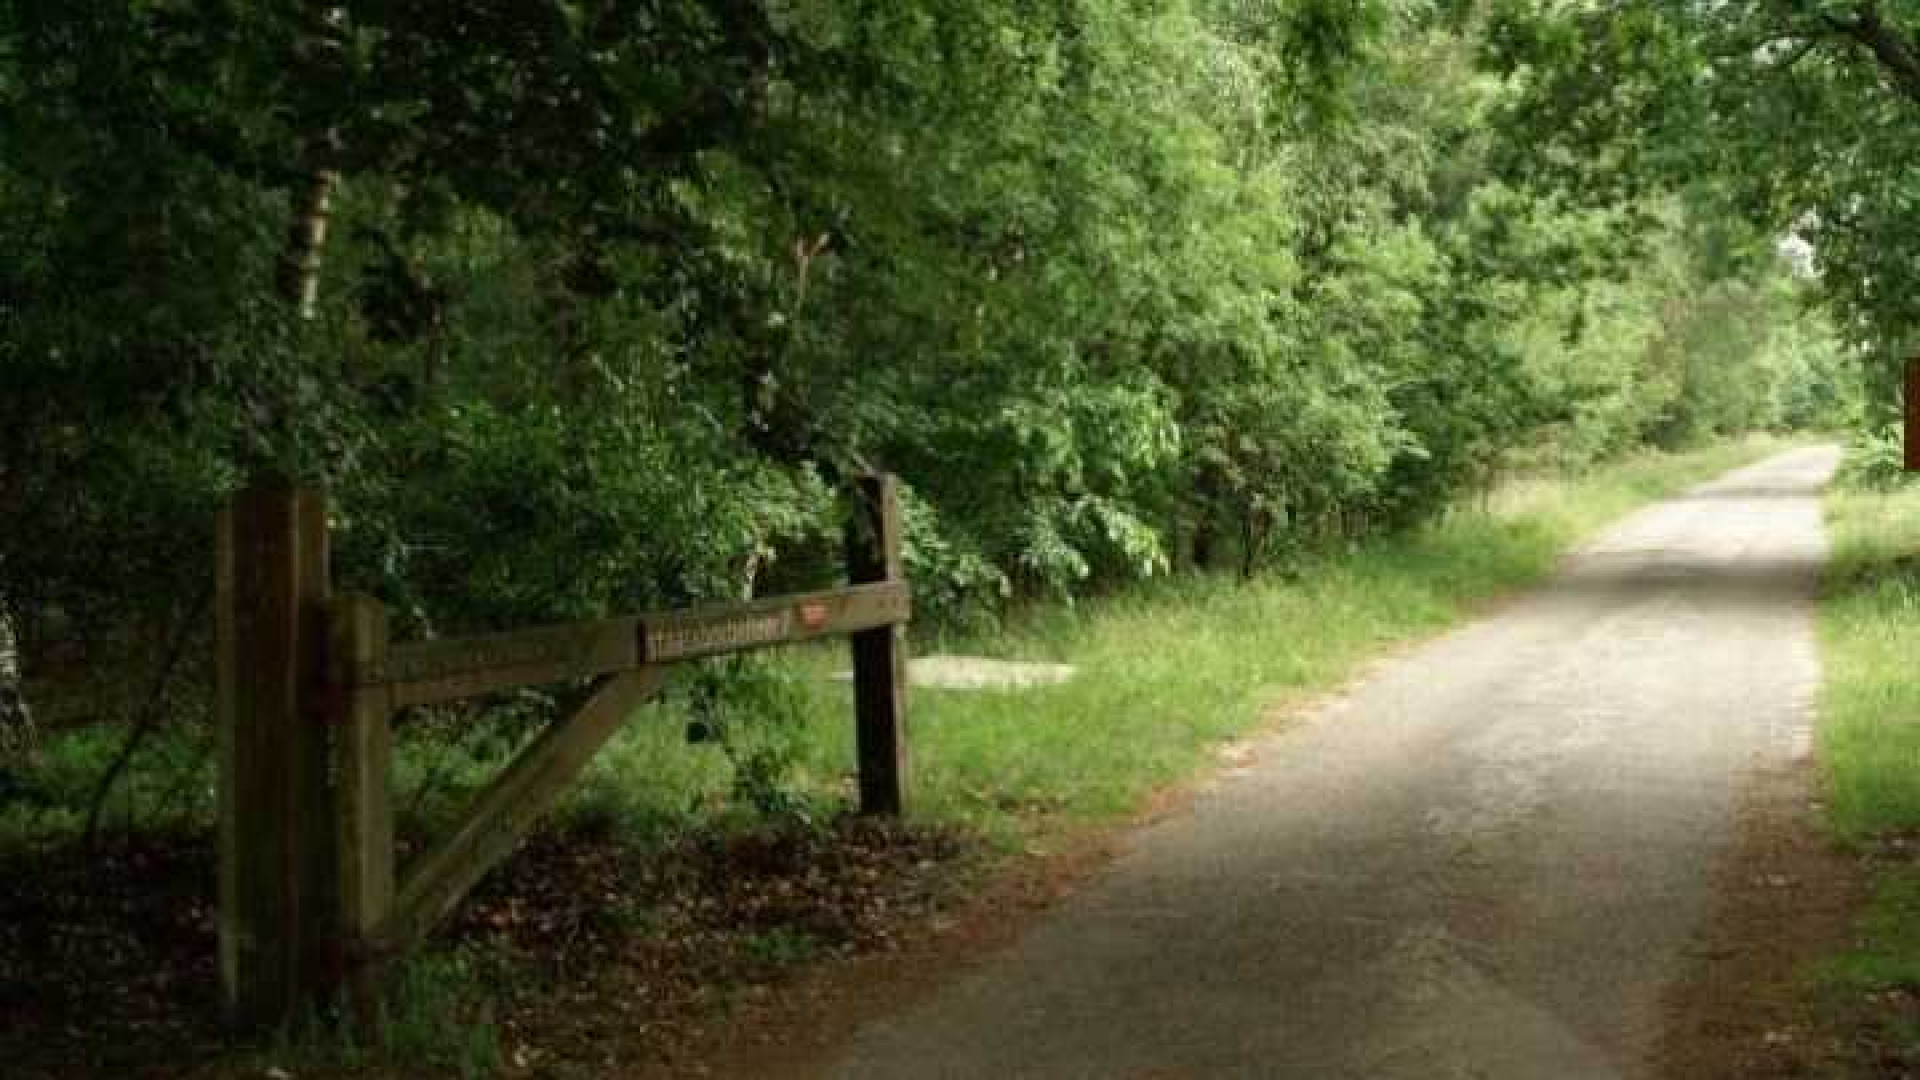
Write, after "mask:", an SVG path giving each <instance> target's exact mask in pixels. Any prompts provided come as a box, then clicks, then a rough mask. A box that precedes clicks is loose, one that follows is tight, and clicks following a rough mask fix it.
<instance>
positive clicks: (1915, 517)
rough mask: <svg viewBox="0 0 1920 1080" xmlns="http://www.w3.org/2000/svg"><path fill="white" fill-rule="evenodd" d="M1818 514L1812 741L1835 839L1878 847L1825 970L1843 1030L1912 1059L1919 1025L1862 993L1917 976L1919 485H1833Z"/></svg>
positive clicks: (1918, 1048)
mask: <svg viewBox="0 0 1920 1080" xmlns="http://www.w3.org/2000/svg"><path fill="white" fill-rule="evenodd" d="M1827 519H1828V525H1829V529H1830V533H1831V536H1832V540H1833V561H1832V564H1831V566H1830V568H1829V571H1828V576H1827V586H1826V596H1825V600H1824V603H1823V604H1822V608H1821V616H1820V637H1821V651H1822V656H1823V659H1824V661H1825V667H1826V681H1825V684H1824V688H1823V690H1822V694H1821V726H1820V750H1821V759H1822V763H1823V766H1824V768H1825V774H1826V777H1825V778H1826V786H1827V800H1828V806H1829V808H1830V809H1829V813H1830V819H1831V822H1832V826H1833V830H1834V834H1835V836H1836V837H1837V838H1838V839H1839V840H1840V842H1841V843H1842V844H1843V845H1845V846H1847V847H1849V848H1851V849H1853V850H1855V851H1858V852H1862V853H1867V852H1877V853H1878V855H1879V857H1876V858H1873V859H1871V860H1870V861H1869V862H1868V864H1867V865H1869V866H1870V867H1871V868H1872V872H1873V878H1874V880H1873V882H1872V886H1873V898H1872V900H1871V902H1870V904H1869V906H1868V910H1867V912H1866V913H1865V916H1864V917H1863V918H1862V919H1861V921H1860V924H1859V926H1858V927H1857V928H1856V930H1855V933H1854V935H1853V940H1852V942H1851V943H1850V945H1849V947H1848V948H1847V949H1846V950H1845V951H1844V952H1843V953H1842V954H1841V955H1839V956H1837V957H1835V958H1833V960H1832V962H1831V964H1830V965H1829V968H1828V972H1827V974H1828V976H1829V982H1830V983H1831V984H1832V985H1833V986H1834V987H1835V988H1836V989H1837V990H1838V991H1839V994H1838V996H1837V998H1836V1000H1837V1001H1839V1002H1841V1005H1840V1006H1839V1008H1840V1010H1841V1013H1842V1015H1843V1017H1844V1018H1843V1019H1840V1020H1838V1021H1836V1023H1838V1024H1840V1025H1841V1026H1844V1027H1847V1028H1849V1029H1852V1030H1854V1031H1856V1032H1860V1033H1862V1034H1858V1035H1856V1036H1855V1037H1854V1038H1851V1039H1850V1040H1849V1041H1850V1042H1851V1043H1859V1044H1862V1045H1865V1044H1871V1043H1877V1044H1882V1045H1886V1046H1888V1047H1889V1048H1890V1050H1891V1052H1892V1053H1894V1054H1896V1055H1897V1056H1900V1057H1902V1058H1903V1059H1906V1060H1911V1059H1913V1058H1914V1057H1916V1056H1920V1029H1916V1028H1915V1026H1914V1025H1913V1024H1912V1022H1911V1019H1910V1018H1902V1017H1901V1016H1898V1015H1895V1014H1894V1011H1890V1010H1888V1009H1885V1008H1876V1007H1875V1006H1874V1005H1873V1004H1872V1003H1873V1002H1875V1001H1878V1000H1881V993H1882V992H1883V991H1888V990H1895V989H1902V990H1910V989H1911V988H1913V987H1915V986H1920V866H1916V864H1915V861H1914V859H1913V855H1915V854H1920V851H1915V850H1914V848H1913V841H1914V839H1915V838H1916V836H1917V835H1920V490H1916V489H1906V490H1896V491H1892V492H1873V491H1859V490H1845V489H1842V490H1837V491H1835V492H1834V493H1833V494H1831V495H1830V496H1829V497H1828V500H1827ZM1902 848H1904V849H1905V850H1906V853H1907V857H1904V858H1902V857H1900V856H1899V852H1900V851H1901V850H1902ZM1849 1003H1850V1004H1849Z"/></svg>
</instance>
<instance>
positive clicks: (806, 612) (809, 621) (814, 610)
mask: <svg viewBox="0 0 1920 1080" xmlns="http://www.w3.org/2000/svg"><path fill="white" fill-rule="evenodd" d="M800 625H802V626H804V627H806V628H807V629H809V630H818V629H820V628H821V627H823V626H825V625H827V605H825V604H801V605H800Z"/></svg>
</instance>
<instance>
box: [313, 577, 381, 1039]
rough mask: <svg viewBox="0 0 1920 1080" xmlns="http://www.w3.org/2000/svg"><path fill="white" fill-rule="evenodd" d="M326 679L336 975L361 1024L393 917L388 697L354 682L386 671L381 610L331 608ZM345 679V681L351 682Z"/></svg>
mask: <svg viewBox="0 0 1920 1080" xmlns="http://www.w3.org/2000/svg"><path fill="white" fill-rule="evenodd" d="M332 614H333V625H332V639H331V652H332V657H331V660H330V670H329V671H328V680H329V683H330V690H329V695H328V696H329V699H330V700H329V708H330V710H331V712H332V716H331V717H330V719H331V720H332V721H333V723H334V724H335V726H336V730H335V731H334V733H333V738H334V760H333V772H334V800H335V801H334V806H333V813H334V827H335V830H336V832H335V836H334V842H335V844H336V850H337V852H338V854H339V860H340V861H339V868H338V871H337V872H336V875H335V882H336V886H337V891H336V893H335V894H334V895H335V902H336V903H337V904H338V905H339V915H338V926H337V929H338V931H339V937H338V939H337V941H336V943H335V952H336V955H335V956H334V957H333V958H332V959H333V962H334V963H335V964H336V965H337V967H336V970H335V972H333V973H332V974H336V975H337V976H338V977H339V978H340V979H341V980H342V981H343V983H344V988H345V990H346V991H347V994H348V996H349V997H350V998H351V1000H352V1003H353V1005H354V1007H355V1009H356V1010H357V1011H358V1012H359V1014H360V1015H361V1017H362V1018H363V1019H366V1018H369V1017H371V1016H372V1014H373V1009H374V1004H375V1000H376V997H377V992H376V991H377V985H376V984H377V983H378V981H379V978H380V973H381V970H380V969H381V967H382V964H381V960H382V957H381V956H380V955H379V949H380V948H381V947H382V943H380V942H377V941H376V940H375V935H376V933H377V932H378V931H379V930H380V929H382V928H383V926H384V924H385V923H386V920H387V917H388V916H389V915H390V914H391V913H392V911H393V863H394V849H393V694H392V691H391V689H390V688H389V687H388V686H387V685H386V684H385V683H383V682H379V683H373V684H371V685H369V684H367V683H366V681H365V680H364V679H363V678H361V676H364V675H366V674H368V673H370V672H374V671H379V670H380V669H382V668H384V667H385V666H386V663H387V650H388V644H389V642H388V630H387V609H386V608H385V607H383V606H382V605H381V604H380V602H379V601H378V600H375V599H374V598H373V597H371V596H366V595H364V594H361V593H342V594H341V595H340V597H339V599H338V600H337V601H335V603H334V605H333V610H332ZM350 676H351V677H350Z"/></svg>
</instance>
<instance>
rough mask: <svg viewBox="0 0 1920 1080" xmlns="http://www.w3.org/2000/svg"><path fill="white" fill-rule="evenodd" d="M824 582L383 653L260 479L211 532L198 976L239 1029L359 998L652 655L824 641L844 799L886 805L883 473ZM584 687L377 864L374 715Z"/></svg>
mask: <svg viewBox="0 0 1920 1080" xmlns="http://www.w3.org/2000/svg"><path fill="white" fill-rule="evenodd" d="M856 492H857V495H858V499H857V505H858V508H859V513H857V514H856V515H855V519H854V520H853V521H852V522H850V523H849V526H848V530H847V545H846V547H847V569H848V578H849V581H850V584H849V585H847V586H846V587H844V588H837V589H828V590H825V591H822V592H814V593H805V594H801V595H796V596H783V597H775V598H770V599H764V600H755V601H750V602H747V603H741V604H728V605H722V606H716V607H709V608H701V609H696V610H692V611H675V612H663V613H656V614H645V615H634V616H627V617H622V618H614V619H605V620H600V621H595V622H584V623H574V624H570V625H564V626H550V627H541V628H538V629H532V630H522V631H515V632H511V633H504V634H490V635H485V636H480V637H469V638H459V639H444V640H436V641H426V642H417V643H396V642H393V641H392V640H390V639H389V636H388V632H387V614H386V610H385V609H384V608H383V607H382V606H381V604H380V603H379V602H378V601H377V600H374V599H373V598H371V597H368V596H365V595H362V594H359V593H342V594H340V595H337V596H335V595H331V594H330V591H329V590H330V585H329V574H328V560H327V547H328V542H327V526H326V513H325V507H324V505H323V502H322V500H321V499H320V498H319V496H317V495H316V494H314V493H312V492H307V491H302V490H298V489H296V488H294V487H292V486H291V485H287V484H283V483H273V482H267V483H261V484H256V485H255V486H253V487H251V488H249V489H248V490H247V491H246V492H244V493H242V494H241V495H240V496H239V497H238V498H236V500H235V501H234V503H233V505H232V506H231V507H230V508H229V509H228V510H226V511H225V512H223V513H222V515H221V518H220V523H219V527H218V544H217V557H216V578H217V595H218V650H219V674H218V678H219V729H220V978H221V989H222V995H223V1004H224V1006H225V1008H226V1011H227V1014H228V1016H229V1018H230V1019H231V1020H233V1021H234V1022H236V1023H242V1024H256V1023H267V1022H273V1021H276V1020H278V1019H280V1018H283V1017H285V1016H287V1015H289V1014H290V1013H291V1012H292V1011H293V1010H294V1009H295V1008H297V1007H298V1006H299V1005H301V1004H302V1003H303V1002H308V1001H312V1000H314V999H315V998H316V997H319V996H323V995H326V994H328V993H331V992H335V991H338V990H341V989H346V990H348V991H350V992H352V994H353V996H354V997H356V998H359V999H360V1000H363V1001H367V1000H371V999H372V996H373V992H374V989H375V986H374V984H375V982H376V980H377V979H378V975H379V970H380V967H381V966H382V962H383V961H384V960H386V959H387V958H390V957H392V956H395V955H397V954H399V953H401V952H403V951H405V950H406V949H408V948H410V947H412V946H413V945H415V944H416V943H418V942H419V941H420V940H421V939H422V938H423V937H425V936H426V935H427V934H428V933H429V932H430V931H431V930H432V929H433V927H434V926H435V925H437V924H438V923H439V922H440V921H441V920H442V919H443V918H444V917H445V916H446V915H447V914H448V913H449V912H450V911H452V910H453V908H454V907H455V906H456V905H457V904H458V903H459V901H460V899H461V898H462V897H463V896H465V895H466V893H467V892H468V890H470V889H472V888H473V886H474V885H475V884H477V883H478V882H479V880H480V879H481V877H483V876H484V875H485V874H486V872H487V871H488V870H489V869H491V868H492V867H493V866H494V865H496V864H497V863H499V862H500V860H501V859H503V858H505V857H506V856H507V855H508V854H510V853H511V852H512V851H513V850H514V849H515V848H516V847H517V846H518V845H519V844H520V842H521V841H522V840H523V839H525V837H526V835H527V833H528V832H529V831H530V830H531V829H532V828H533V826H534V823H535V822H536V821H537V820H538V818H539V816H540V815H541V814H542V813H543V812H544V811H545V810H546V809H548V808H549V807H550V806H551V805H552V804H553V802H554V800H555V799H556V797H557V796H558V795H559V794H560V793H561V792H562V791H564V790H565V789H566V787H567V785H568V784H570V783H571V782H572V781H573V780H574V779H575V778H577V777H578V776H579V774H580V772H581V771H582V770H583V769H584V768H585V767H586V765H587V763H588V762H589V761H590V760H591V759H592V758H593V755H594V754H595V752H596V751H598V750H599V749H600V748H601V747H602V746H603V745H605V744H606V742H607V740H608V739H610V738H612V736H613V735H614V734H615V733H616V732H617V731H618V730H619V729H620V728H621V726H622V725H623V724H625V722H626V721H627V719H628V718H629V717H630V716H631V715H632V714H633V712H634V711H635V710H636V709H637V708H638V707H639V706H640V705H641V704H643V703H644V702H645V701H646V700H647V699H648V698H650V697H652V696H653V695H654V694H655V693H656V692H658V691H659V689H660V687H661V685H662V683H663V682H664V681H665V677H666V672H667V669H668V668H669V667H670V666H672V665H673V664H676V663H680V662H683V661H688V660H697V659H702V658H706V657H713V656H721V655H725V654H729V653H738V652H745V651H749V650H754V649H761V648H767V647H769V646H774V645H783V644H788V643H791V642H798V641H807V640H811V639H815V638H821V637H829V636H838V635H846V636H849V637H850V638H851V640H852V646H853V672H854V713H855V723H856V730H857V743H858V756H859V779H860V807H861V811H862V812H863V813H869V814H889V815H897V814H900V813H902V811H903V810H904V802H905V788H906V784H907V744H906V679H905V666H906V647H905V638H904V627H905V624H906V622H907V621H908V619H909V617H910V614H911V601H910V594H909V591H908V588H907V583H906V580H905V575H904V572H903V569H902V565H901V558H900V517H899V508H898V500H897V494H896V485H895V481H894V479H893V478H892V477H890V476H873V477H866V478H863V479H862V480H861V481H860V482H859V483H858V485H857V488H856ZM584 680H593V681H594V686H593V691H592V693H591V695H590V696H589V697H588V699H587V701H586V704H584V705H582V706H581V707H580V708H579V709H578V710H576V711H575V712H574V713H572V714H571V715H569V716H566V717H563V718H560V719H557V720H555V721H554V722H553V723H552V724H551V725H549V726H548V727H547V728H546V729H545V730H544V731H542V732H541V733H540V734H539V735H538V736H536V737H535V738H534V739H533V741H532V742H530V743H529V744H528V745H527V746H526V747H525V748H524V749H523V750H522V751H521V752H520V753H519V755H518V756H517V757H515V758H514V760H513V761H512V762H511V763H510V764H508V765H507V767H506V768H505V769H504V770H503V771H502V772H501V773H500V775H499V776H497V777H496V778H495V779H494V780H493V782H492V783H491V784H489V785H488V786H487V787H486V788H485V789H484V790H483V791H482V792H481V793H480V794H479V795H478V796H477V797H476V798H475V799H474V801H473V802H472V804H471V805H470V806H469V807H468V808H467V809H466V811H465V812H464V813H463V814H462V815H461V816H460V819H459V821H458V823H457V824H456V826H455V827H454V829H453V830H452V831H451V833H449V834H448V836H447V838H446V839H445V840H444V841H442V842H441V844H440V845H439V846H438V847H436V848H434V849H433V850H431V851H428V852H426V853H424V854H422V855H420V856H418V857H416V858H414V859H412V860H410V861H409V863H408V864H407V865H406V866H404V867H399V866H396V862H395V854H394V836H393V812H392V782H391V776H392V721H393V716H394V714H395V713H396V712H397V711H398V710H400V709H404V708H407V707H409V706H417V705H431V704H436V703H442V702H448V701H454V700H457V699H461V698H469V697H476V696H480V695H484V694H490V693H495V692H498V691H502V690H508V689H512V688H514V687H519V686H527V685H533V684H538V683H551V682H562V681H584Z"/></svg>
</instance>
